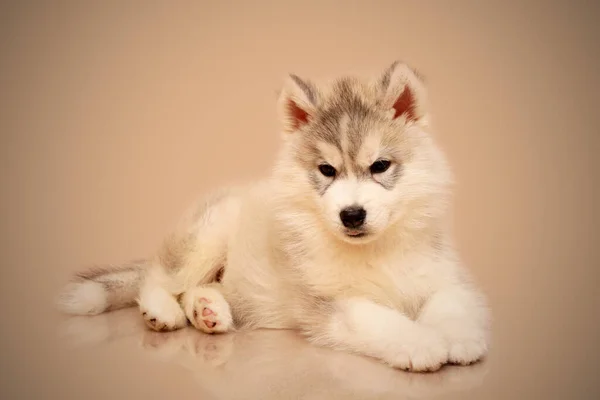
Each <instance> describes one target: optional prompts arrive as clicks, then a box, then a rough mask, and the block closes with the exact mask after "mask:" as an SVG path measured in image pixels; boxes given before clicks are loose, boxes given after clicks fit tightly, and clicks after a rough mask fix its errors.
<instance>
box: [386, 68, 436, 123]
mask: <svg viewBox="0 0 600 400" xmlns="http://www.w3.org/2000/svg"><path fill="white" fill-rule="evenodd" d="M378 85H379V88H380V91H381V98H380V99H381V105H382V106H383V107H385V108H386V109H388V110H390V112H391V114H392V118H394V119H397V118H405V120H406V121H407V122H416V123H424V122H426V116H427V93H426V90H425V85H424V83H423V80H422V78H421V77H420V76H419V75H417V73H416V72H415V71H414V70H413V69H412V68H411V67H409V66H408V65H407V64H404V63H401V62H399V61H396V62H394V63H393V64H392V65H391V66H390V67H388V69H387V70H386V71H385V72H384V74H383V75H382V76H381V78H380V79H379V81H378Z"/></svg>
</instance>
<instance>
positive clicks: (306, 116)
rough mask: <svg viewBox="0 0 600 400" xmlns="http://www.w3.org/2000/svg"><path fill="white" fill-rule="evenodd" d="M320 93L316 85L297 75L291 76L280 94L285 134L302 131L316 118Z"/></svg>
mask: <svg viewBox="0 0 600 400" xmlns="http://www.w3.org/2000/svg"><path fill="white" fill-rule="evenodd" d="M317 102H318V93H317V90H316V88H315V87H314V85H313V84H312V83H310V82H308V81H305V80H302V79H300V78H299V77H297V76H296V75H289V76H288V78H287V79H286V81H285V84H284V86H283V89H282V90H281V93H280V94H279V100H278V108H279V116H280V118H281V122H282V124H283V129H284V131H285V132H288V133H291V132H295V131H297V130H299V129H301V128H302V127H303V126H304V125H306V124H307V123H308V122H309V121H310V119H311V118H313V117H314V114H315V111H316V108H317Z"/></svg>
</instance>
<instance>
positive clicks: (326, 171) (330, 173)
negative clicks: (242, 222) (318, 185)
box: [319, 164, 336, 178]
mask: <svg viewBox="0 0 600 400" xmlns="http://www.w3.org/2000/svg"><path fill="white" fill-rule="evenodd" d="M319 171H320V172H321V173H322V174H323V175H324V176H326V177H328V178H333V177H334V176H335V173H336V171H335V168H333V167H332V166H331V165H329V164H321V165H319Z"/></svg>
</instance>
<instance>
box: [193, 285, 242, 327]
mask: <svg viewBox="0 0 600 400" xmlns="http://www.w3.org/2000/svg"><path fill="white" fill-rule="evenodd" d="M182 305H183V309H184V311H185V315H186V316H187V318H188V320H189V321H190V322H191V323H192V325H194V326H195V327H196V328H197V329H199V330H201V331H202V332H205V333H222V332H227V331H229V330H231V328H232V327H233V319H232V317H231V310H230V309H229V304H228V303H227V301H226V300H225V298H224V297H223V295H222V294H221V292H219V291H218V290H217V289H215V288H212V287H202V286H200V287H196V288H193V289H191V290H189V291H187V292H186V293H184V295H183V297H182Z"/></svg>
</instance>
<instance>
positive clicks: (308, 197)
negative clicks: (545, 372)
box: [61, 63, 488, 371]
mask: <svg viewBox="0 0 600 400" xmlns="http://www.w3.org/2000/svg"><path fill="white" fill-rule="evenodd" d="M279 105H280V111H281V117H282V122H283V128H284V131H285V134H284V144H283V148H282V151H281V153H280V155H279V158H278V160H277V162H276V164H275V167H274V168H273V173H272V175H271V176H270V177H269V178H268V179H266V180H264V181H263V182H259V183H256V184H253V185H249V186H248V187H242V188H233V189H229V190H223V191H221V192H219V193H217V194H215V195H214V196H212V197H210V198H209V199H208V200H206V201H205V202H203V203H202V204H201V205H200V206H198V207H196V208H194V209H193V210H192V212H191V213H190V214H189V215H188V216H186V218H184V221H183V224H182V226H181V229H179V230H177V231H176V232H174V233H173V234H172V235H171V236H169V238H168V239H167V240H166V241H165V244H164V246H163V247H162V248H161V249H160V251H159V252H158V254H157V255H156V257H154V258H153V259H151V260H149V261H147V262H145V261H142V262H136V263H132V264H130V265H127V266H124V267H121V268H108V269H105V270H97V271H91V272H86V273H83V274H80V275H79V278H78V279H77V280H76V281H75V282H73V283H71V284H70V285H69V287H68V288H66V289H65V291H64V292H63V293H62V296H61V305H62V308H63V309H64V310H66V311H68V312H71V313H75V314H98V313H101V312H104V311H107V310H111V309H116V308H120V307H124V306H126V305H132V304H133V303H134V302H135V299H136V298H137V302H138V303H139V306H140V311H141V313H142V315H143V317H144V319H145V321H146V323H147V325H148V326H149V327H150V328H152V329H154V330H157V331H168V330H174V329H179V328H182V327H183V326H185V325H186V324H187V321H188V320H189V321H190V322H191V323H192V324H193V325H194V326H195V327H196V328H198V329H199V330H202V331H204V332H207V333H215V332H225V331H230V330H232V329H233V327H234V325H235V326H237V327H245V328H279V329H295V330H298V331H300V332H302V333H303V334H304V335H305V336H306V337H308V338H309V340H310V341H312V342H314V343H317V344H320V345H325V346H329V347H331V348H335V349H341V350H345V351H348V352H353V353H359V354H363V355H367V356H371V357H374V358H377V359H379V360H381V361H383V362H385V363H386V364H389V365H392V366H394V367H398V368H402V369H408V370H413V371H425V370H429V371H431V370H437V369H439V368H440V367H441V366H442V365H443V364H445V363H448V362H450V363H458V364H469V363H472V362H474V361H477V360H479V359H480V358H482V357H483V356H484V355H485V354H486V352H487V349H488V335H487V333H488V332H487V329H488V311H487V308H486V305H485V302H484V300H483V298H482V296H481V295H480V293H479V291H478V289H477V288H476V287H475V286H474V285H473V284H472V283H471V281H470V278H469V276H468V273H467V271H466V270H465V269H464V268H463V266H462V264H461V262H460V260H459V257H458V256H457V254H456V252H455V251H454V247H453V243H452V239H451V237H450V232H449V230H448V228H447V220H446V217H447V211H448V204H449V198H450V186H451V182H452V174H451V172H450V170H449V168H448V165H447V162H446V159H445V157H444V155H443V153H442V152H441V151H440V149H439V148H438V146H437V145H436V144H435V142H434V140H433V135H432V129H431V126H430V124H429V119H430V118H429V108H428V104H427V96H426V91H425V87H424V84H423V81H422V80H421V78H420V77H419V76H418V75H417V74H416V73H415V72H414V71H413V70H412V69H411V68H409V67H408V66H407V65H404V64H400V63H394V64H393V65H392V66H391V67H390V68H388V69H387V70H386V71H385V72H384V73H383V74H381V75H380V76H378V77H377V78H376V79H358V78H350V77H344V78H341V79H338V80H336V81H334V82H332V83H331V84H330V85H319V86H317V85H314V84H312V83H310V82H307V81H304V80H301V79H300V78H298V77H296V76H291V77H290V79H289V80H288V82H287V85H286V86H285V88H284V90H283V91H282V93H281V96H280V102H279Z"/></svg>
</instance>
